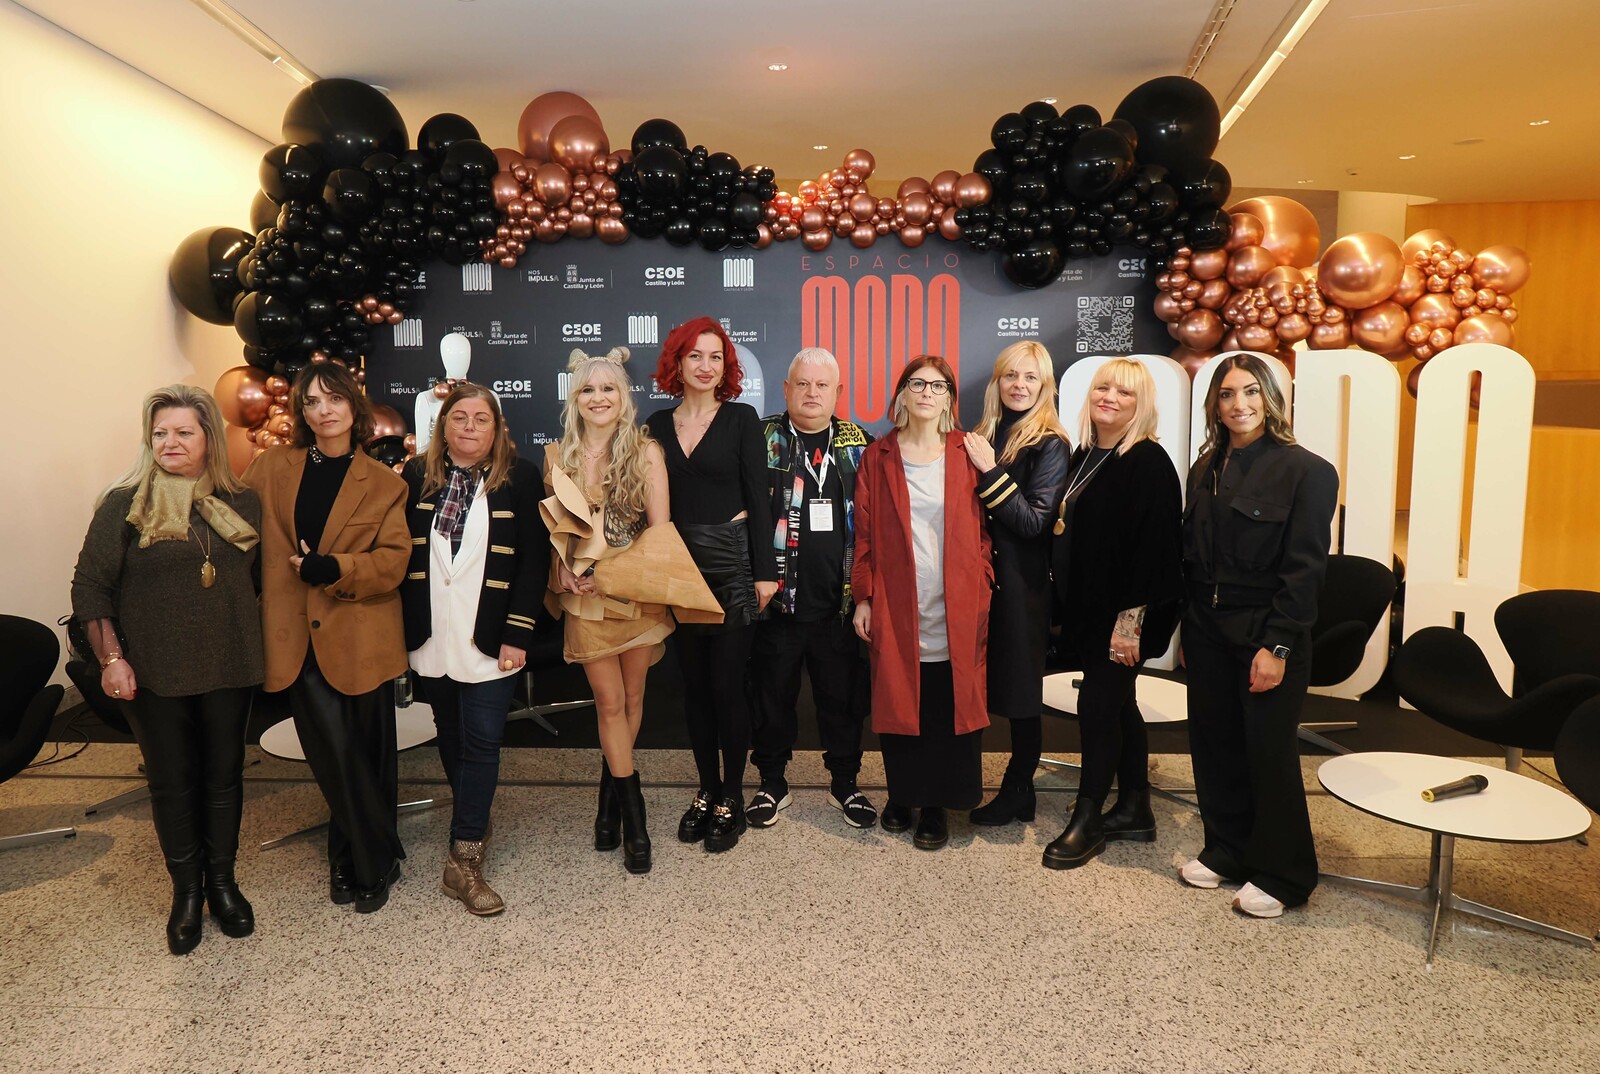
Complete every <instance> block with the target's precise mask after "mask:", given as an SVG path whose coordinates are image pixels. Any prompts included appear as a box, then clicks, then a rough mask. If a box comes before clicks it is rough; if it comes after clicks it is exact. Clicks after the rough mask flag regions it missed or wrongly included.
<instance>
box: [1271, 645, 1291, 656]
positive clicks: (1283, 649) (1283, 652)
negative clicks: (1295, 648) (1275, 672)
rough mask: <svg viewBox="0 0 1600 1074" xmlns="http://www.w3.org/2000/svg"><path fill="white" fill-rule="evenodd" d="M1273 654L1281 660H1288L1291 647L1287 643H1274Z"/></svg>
mask: <svg viewBox="0 0 1600 1074" xmlns="http://www.w3.org/2000/svg"><path fill="white" fill-rule="evenodd" d="M1272 655H1273V656H1275V657H1277V658H1278V659H1279V660H1287V659H1289V647H1288V646H1287V645H1274V646H1273V647H1272Z"/></svg>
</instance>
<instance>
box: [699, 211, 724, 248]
mask: <svg viewBox="0 0 1600 1074" xmlns="http://www.w3.org/2000/svg"><path fill="white" fill-rule="evenodd" d="M695 237H696V238H698V239H699V240H700V245H701V246H703V247H705V248H706V249H707V250H710V251H711V252H712V253H715V252H716V251H718V250H721V249H724V248H726V247H727V245H728V225H727V224H725V223H723V222H722V221H721V220H717V219H711V220H702V221H700V226H699V228H698V229H696V232H695Z"/></svg>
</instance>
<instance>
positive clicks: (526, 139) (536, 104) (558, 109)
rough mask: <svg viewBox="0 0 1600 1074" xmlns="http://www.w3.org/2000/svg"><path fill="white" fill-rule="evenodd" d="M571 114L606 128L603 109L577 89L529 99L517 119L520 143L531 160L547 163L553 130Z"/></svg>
mask: <svg viewBox="0 0 1600 1074" xmlns="http://www.w3.org/2000/svg"><path fill="white" fill-rule="evenodd" d="M568 116H582V117H584V118H585V119H588V120H589V121H590V122H592V123H593V124H594V125H595V126H596V127H600V129H601V130H604V129H605V128H604V126H603V125H602V124H601V123H600V113H599V112H596V111H595V110H594V106H593V105H591V104H590V103H589V102H588V101H586V100H584V99H583V98H582V97H579V96H578V95H577V94H576V93H564V92H559V91H558V92H555V93H541V94H539V96H537V97H535V98H534V99H533V100H531V101H529V102H528V106H527V107H526V108H524V109H523V110H522V118H521V119H519V120H518V121H517V144H518V145H519V146H521V147H522V155H523V156H524V157H527V158H528V160H530V161H532V162H534V163H537V164H543V163H544V162H546V161H548V160H549V159H550V146H549V139H550V131H551V130H552V128H554V127H555V125H556V124H557V123H559V122H561V121H562V120H563V119H566V118H567V117H568Z"/></svg>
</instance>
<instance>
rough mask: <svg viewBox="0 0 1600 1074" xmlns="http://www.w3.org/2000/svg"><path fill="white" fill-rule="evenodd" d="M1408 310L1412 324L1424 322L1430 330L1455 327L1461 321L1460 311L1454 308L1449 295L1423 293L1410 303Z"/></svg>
mask: <svg viewBox="0 0 1600 1074" xmlns="http://www.w3.org/2000/svg"><path fill="white" fill-rule="evenodd" d="M1408 312H1409V313H1410V316H1411V321H1412V323H1413V324H1425V325H1427V326H1428V328H1429V329H1430V330H1431V329H1434V328H1455V326H1456V325H1458V324H1460V323H1461V311H1460V310H1458V309H1456V307H1455V303H1454V302H1452V301H1450V296H1449V295H1444V294H1433V293H1430V294H1426V295H1423V296H1422V297H1421V298H1419V299H1417V300H1416V301H1415V302H1413V303H1411V309H1410V310H1409V311H1408Z"/></svg>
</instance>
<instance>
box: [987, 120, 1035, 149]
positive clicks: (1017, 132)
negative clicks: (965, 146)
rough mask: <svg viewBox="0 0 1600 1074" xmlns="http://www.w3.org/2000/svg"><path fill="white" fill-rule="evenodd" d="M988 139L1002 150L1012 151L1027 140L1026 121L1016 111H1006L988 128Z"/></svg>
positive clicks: (1020, 146) (1019, 147)
mask: <svg viewBox="0 0 1600 1074" xmlns="http://www.w3.org/2000/svg"><path fill="white" fill-rule="evenodd" d="M989 141H990V142H991V143H992V144H993V145H994V147H995V148H996V149H999V150H1001V151H1002V152H1014V151H1016V150H1018V149H1021V148H1022V147H1023V146H1024V145H1025V144H1027V141H1028V121H1027V120H1026V119H1023V118H1022V116H1021V115H1020V114H1018V113H1016V112H1007V113H1006V114H1005V115H1003V116H1001V117H1000V118H999V119H997V120H995V121H994V126H993V127H991V128H989Z"/></svg>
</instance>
